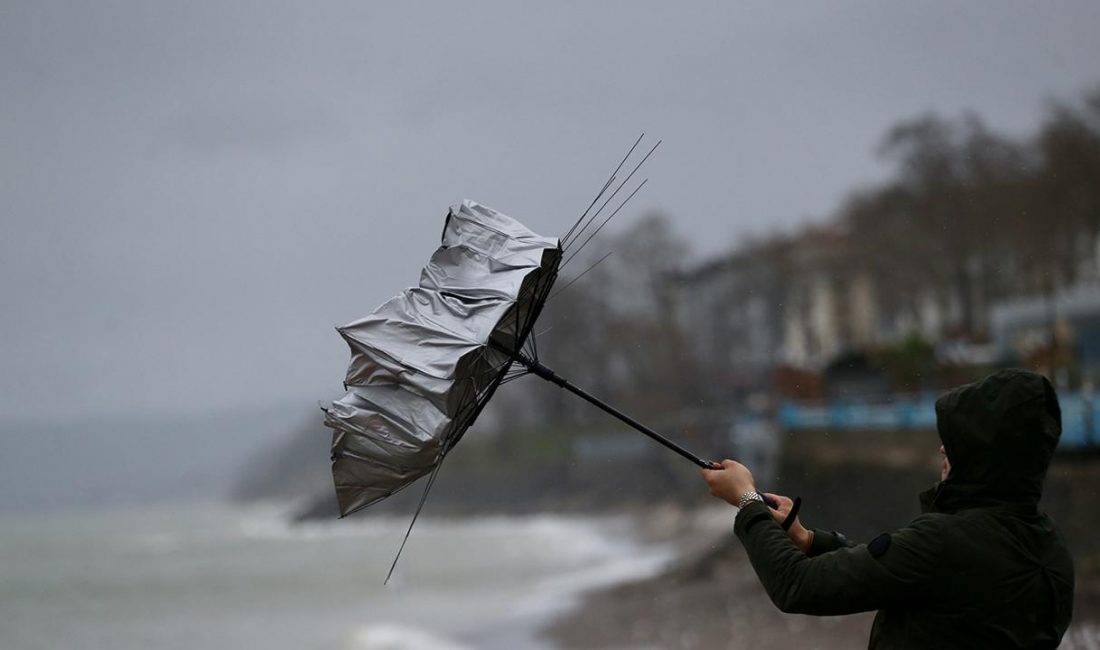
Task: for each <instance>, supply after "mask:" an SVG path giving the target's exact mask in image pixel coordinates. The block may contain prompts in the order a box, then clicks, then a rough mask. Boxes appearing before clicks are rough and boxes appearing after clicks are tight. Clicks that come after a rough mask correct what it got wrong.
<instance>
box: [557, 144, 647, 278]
mask: <svg viewBox="0 0 1100 650" xmlns="http://www.w3.org/2000/svg"><path fill="white" fill-rule="evenodd" d="M661 142H663V140H658V141H657V144H655V145H653V147H652V148H651V149H650V150H649V151H648V152H647V153H646V155H645V156H643V157H642V159H641V160H640V161H639V162H638V164H637V165H634V169H632V170H630V173H629V174H627V176H626V178H624V179H623V182H622V183H619V186H618V187H616V188H615V191H614V192H612V193H611V196H609V197H607V199H605V200H604V202H603V203H602V204H601V205H600V209H599V210H596V213H595V214H593V215H592V216H591V217H590V218H589V219H588V222H587V223H585V224H584V227H583V228H581V229H580V230H578V231H577V233H576V234H575V235H573V238H572V239H571V240H570V241H569V242H567V243H566V244H565V247H566V248H568V247H570V246H572V245H573V244H575V243H576V242H577V240H578V239H580V238H581V235H583V234H584V231H586V230H588V227H589V226H591V225H592V222H594V221H595V220H596V218H597V217H599V216H600V213H601V212H603V210H604V208H606V207H607V204H608V203H611V200H612V199H614V198H615V196H616V195H618V193H619V192H620V191H622V189H623V187H625V186H626V184H627V183H629V182H630V179H631V178H634V174H636V173H638V170H639V169H641V168H642V165H644V164H645V163H646V161H647V160H649V157H650V156H652V155H653V152H654V151H657V147H659V146H661ZM568 263H569V260H566V261H565V262H564V263H562V266H565V264H568Z"/></svg>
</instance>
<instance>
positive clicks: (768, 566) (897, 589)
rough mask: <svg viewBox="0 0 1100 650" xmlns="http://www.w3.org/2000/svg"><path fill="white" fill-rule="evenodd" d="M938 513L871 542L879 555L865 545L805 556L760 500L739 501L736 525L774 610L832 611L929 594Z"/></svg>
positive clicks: (937, 550)
mask: <svg viewBox="0 0 1100 650" xmlns="http://www.w3.org/2000/svg"><path fill="white" fill-rule="evenodd" d="M936 517H937V516H936V515H924V516H921V517H918V518H917V519H915V520H913V522H912V523H910V525H909V526H907V527H905V528H902V529H901V530H899V531H896V532H894V533H890V534H889V537H888V538H887V539H886V540H885V544H884V543H883V542H882V541H879V542H878V543H877V545H876V549H877V551H878V552H877V553H876V554H877V555H878V557H875V556H874V555H872V553H871V552H870V551H869V550H868V547H867V545H865V544H860V545H858V546H853V547H840V548H837V549H836V550H834V551H831V552H823V553H822V554H821V555H817V556H816V557H810V556H807V555H806V554H804V553H802V551H800V550H799V549H798V547H797V546H795V545H794V542H792V541H791V540H790V538H789V537H788V536H787V533H786V532H785V531H784V530H783V529H782V528H781V527H780V526H779V524H777V523H776V522H775V520H774V519H772V516H771V514H770V513H769V512H768V509H767V506H765V505H764V504H762V503H751V504H749V505H748V506H746V507H745V508H743V509H742V510H741V511H740V512H739V513H738V514H737V521H736V524H735V527H734V530H735V532H736V533H737V537H738V538H739V539H740V540H741V543H742V544H743V545H744V546H745V550H746V552H748V555H749V561H750V562H751V563H752V567H753V569H754V570H755V571H756V575H757V576H758V577H759V578H760V582H761V583H762V584H763V585H764V589H765V590H767V592H768V596H769V597H770V598H771V599H772V602H774V603H775V605H776V606H777V607H778V608H779V609H781V610H782V611H784V612H788V613H797V614H816V615H820V616H835V615H840V614H854V613H856V612H865V611H870V610H875V609H881V608H883V607H886V606H890V605H897V604H903V603H914V602H921V601H927V600H929V599H930V598H933V597H934V591H935V590H934V584H933V582H934V580H935V576H936V575H937V570H938V564H939V562H940V560H941V558H942V557H943V553H942V552H941V550H942V549H941V547H942V545H943V539H944V538H943V535H942V534H941V531H940V525H941V524H940V522H939V520H938V519H936ZM815 537H816V533H815ZM822 541H823V543H824V542H825V541H826V540H822ZM831 543H834V544H836V543H838V540H836V539H833V540H832V541H831ZM884 545H885V547H886V548H885V551H883V550H882V547H883V546H884Z"/></svg>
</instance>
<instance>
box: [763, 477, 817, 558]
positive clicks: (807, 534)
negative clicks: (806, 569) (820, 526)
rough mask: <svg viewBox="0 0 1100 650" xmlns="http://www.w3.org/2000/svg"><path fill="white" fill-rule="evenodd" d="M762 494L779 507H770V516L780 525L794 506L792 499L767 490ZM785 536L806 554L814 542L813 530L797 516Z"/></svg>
mask: <svg viewBox="0 0 1100 650" xmlns="http://www.w3.org/2000/svg"><path fill="white" fill-rule="evenodd" d="M764 496H766V497H768V498H769V499H771V500H772V501H773V502H774V503H776V504H777V505H778V506H779V507H777V508H774V509H772V511H771V513H772V518H773V519H775V520H776V521H777V522H779V524H780V525H782V523H783V521H784V520H785V519H786V518H787V515H789V514H791V508H792V507H793V506H794V501H792V500H790V499H789V498H787V497H785V496H783V495H782V494H772V493H771V492H767V493H765V494H764ZM787 536H788V537H790V538H791V541H792V542H794V545H795V546H797V547H798V548H799V550H801V551H802V552H803V553H806V554H807V555H808V554H809V553H810V545H812V544H813V542H814V531H812V530H809V529H807V528H806V527H805V526H803V525H802V522H801V521H799V519H798V517H795V518H794V523H792V524H791V527H790V528H789V529H787Z"/></svg>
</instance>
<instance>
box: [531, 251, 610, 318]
mask: <svg viewBox="0 0 1100 650" xmlns="http://www.w3.org/2000/svg"><path fill="white" fill-rule="evenodd" d="M614 252H615V251H608V252H607V255H604V256H603V257H601V258H600V259H599V260H597V261H596V263H595V264H593V265H592V266H590V267H588V268H587V269H585V270H584V272H582V273H581V274H580V275H578V276H577V277H575V278H573V279H572V280H570V281H569V282H568V283H566V285H565V286H564V287H562V288H561V289H558V290H557V291H555V292H554V293H553V294H552V295H551V296H550V297H549V298H547V299H546V301H547V302H550V301H551V300H553V299H554V298H557V297H558V296H560V295H561V294H563V293H565V290H566V289H568V288H569V287H571V286H573V283H574V282H576V281H577V280H580V279H581V278H583V277H584V274H585V273H588V272H589V271H591V270H592V269H594V268H596V267H597V266H599V265H600V263H601V262H603V261H604V260H606V259H607V258H609V257H611V254H612V253H614ZM532 333H533V332H532Z"/></svg>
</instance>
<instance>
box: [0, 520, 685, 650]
mask: <svg viewBox="0 0 1100 650" xmlns="http://www.w3.org/2000/svg"><path fill="white" fill-rule="evenodd" d="M288 512H289V508H288V507H287V506H286V505H284V504H264V505H257V506H247V507H245V506H232V505H223V504H203V505H193V504H192V505H174V506H164V507H157V508H140V509H134V508H131V509H124V510H114V511H110V512H99V513H67V514H38V515H5V516H3V517H0V648H3V649H5V650H8V649H11V650H38V649H42V650H57V649H69V648H73V649H82V650H83V649H86V650H98V649H103V650H138V649H140V650H158V649H165V650H199V649H202V650H207V649H209V650H221V649H226V650H229V649H232V650H240V649H242V648H245V649H252V648H255V649H258V650H283V649H286V650H305V649H316V650H463V649H468V648H477V649H486V650H496V649H500V650H504V649H508V650H524V649H532V650H548V649H552V648H554V645H553V644H552V643H551V642H550V641H549V640H547V639H544V638H541V637H540V635H539V633H538V631H539V629H540V628H541V627H542V626H544V625H545V624H546V623H548V622H549V621H551V620H552V619H553V618H554V617H555V616H558V615H560V614H561V613H563V612H564V611H566V610H568V609H569V608H570V607H575V606H577V605H578V603H579V602H580V595H581V594H582V593H583V592H584V591H586V590H589V589H593V588H597V587H600V586H605V585H611V584H615V583H618V582H621V581H625V580H629V579H632V578H640V577H645V576H648V575H652V574H654V573H656V572H658V571H659V570H660V569H661V568H662V567H664V566H666V565H667V563H668V562H669V561H670V560H671V559H672V558H673V556H674V553H673V549H671V548H670V547H667V546H661V545H655V544H648V543H643V542H641V541H640V540H639V537H638V536H637V535H636V531H635V530H634V528H633V526H632V523H631V521H630V520H629V519H628V518H626V517H599V518H595V517H568V516H551V515H538V516H529V517H483V518H468V519H433V518H430V517H422V518H421V519H420V520H419V521H418V522H417V524H416V526H415V528H414V529H413V531H412V534H411V536H410V538H409V541H408V544H407V546H406V547H405V551H404V554H403V555H402V557H401V560H400V562H399V563H398V565H397V569H396V571H395V573H394V576H393V578H392V579H391V580H390V582H389V584H388V585H384V584H383V581H384V580H385V577H386V573H387V571H388V570H389V567H390V564H391V562H392V561H393V559H394V554H395V552H396V551H397V548H398V546H399V545H400V543H401V539H402V538H403V537H404V535H405V531H406V527H407V525H408V519H407V518H401V517H386V518H363V519H351V520H334V521H325V522H311V523H304V524H296V523H292V521H291V518H290V517H289V516H288Z"/></svg>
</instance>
